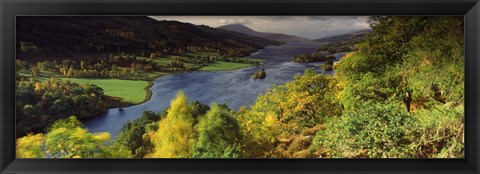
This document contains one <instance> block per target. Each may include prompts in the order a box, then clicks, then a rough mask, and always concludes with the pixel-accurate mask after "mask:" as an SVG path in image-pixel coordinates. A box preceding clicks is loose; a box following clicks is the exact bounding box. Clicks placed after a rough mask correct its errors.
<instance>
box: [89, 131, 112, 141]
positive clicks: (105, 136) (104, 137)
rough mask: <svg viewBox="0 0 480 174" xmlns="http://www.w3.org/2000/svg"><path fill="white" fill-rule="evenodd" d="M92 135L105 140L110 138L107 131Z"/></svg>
mask: <svg viewBox="0 0 480 174" xmlns="http://www.w3.org/2000/svg"><path fill="white" fill-rule="evenodd" d="M93 137H94V138H95V139H97V140H101V141H106V140H109V139H110V134H109V133H108V132H102V133H98V134H94V136H93Z"/></svg>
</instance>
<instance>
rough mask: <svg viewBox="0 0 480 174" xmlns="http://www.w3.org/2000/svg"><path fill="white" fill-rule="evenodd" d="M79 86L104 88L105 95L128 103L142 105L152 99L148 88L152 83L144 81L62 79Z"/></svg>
mask: <svg viewBox="0 0 480 174" xmlns="http://www.w3.org/2000/svg"><path fill="white" fill-rule="evenodd" d="M61 79H65V80H70V81H72V82H75V83H79V84H93V85H97V86H99V87H100V88H102V89H103V90H104V92H105V95H108V96H112V97H120V98H123V100H124V101H126V102H132V103H141V102H143V101H145V100H148V98H150V95H149V93H150V91H149V89H148V87H149V86H150V83H149V82H148V81H143V80H120V79H83V78H61Z"/></svg>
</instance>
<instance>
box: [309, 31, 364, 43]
mask: <svg viewBox="0 0 480 174" xmlns="http://www.w3.org/2000/svg"><path fill="white" fill-rule="evenodd" d="M371 32H372V30H371V29H365V30H359V31H354V32H350V33H346V34H341V35H335V36H328V37H324V38H320V39H315V40H314V41H316V42H328V43H337V42H357V41H360V40H362V39H363V38H365V36H366V35H367V34H368V33H371Z"/></svg>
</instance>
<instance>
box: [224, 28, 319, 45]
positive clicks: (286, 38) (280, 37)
mask: <svg viewBox="0 0 480 174" xmlns="http://www.w3.org/2000/svg"><path fill="white" fill-rule="evenodd" d="M218 28H220V29H224V30H229V31H235V32H239V33H243V34H247V35H250V36H257V37H261V38H264V39H268V40H275V41H280V42H305V41H310V39H307V38H302V37H297V36H292V35H286V34H282V33H266V32H258V31H255V30H252V29H251V28H248V27H246V26H245V25H242V24H229V25H224V26H220V27H218Z"/></svg>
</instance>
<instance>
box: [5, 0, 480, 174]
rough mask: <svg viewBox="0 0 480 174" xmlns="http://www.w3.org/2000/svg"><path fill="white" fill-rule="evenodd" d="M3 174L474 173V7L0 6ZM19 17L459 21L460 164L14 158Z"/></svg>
mask: <svg viewBox="0 0 480 174" xmlns="http://www.w3.org/2000/svg"><path fill="white" fill-rule="evenodd" d="M0 11H1V21H0V26H1V28H0V33H1V36H0V38H1V44H0V45H1V46H0V53H1V56H2V57H1V58H0V66H1V67H0V77H1V78H0V84H1V86H0V91H1V92H0V135H1V136H0V171H1V173H117V172H118V173H479V167H480V160H479V156H480V154H479V152H480V151H479V148H480V144H479V135H480V134H479V130H480V129H479V128H478V126H479V125H480V124H479V121H480V120H479V119H478V115H479V110H478V106H479V99H480V96H479V95H478V89H479V88H478V83H479V79H480V74H479V71H478V68H477V67H480V66H479V61H478V58H480V51H479V48H480V45H479V41H480V34H479V33H480V3H479V1H478V0H463V1H460V0H297V1H294V0H230V1H225V0H204V1H200V0H177V1H173V0H161V1H151V0H139V1H135V0H101V1H100V0H68V1H61V0H17V1H13V0H1V1H0ZM17 15H462V16H465V79H466V80H465V93H466V94H465V158H464V159H15V109H14V108H15V102H14V101H15V95H14V94H15V80H14V79H15V66H13V65H14V64H15V62H14V61H15V50H16V49H15V16H17Z"/></svg>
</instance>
